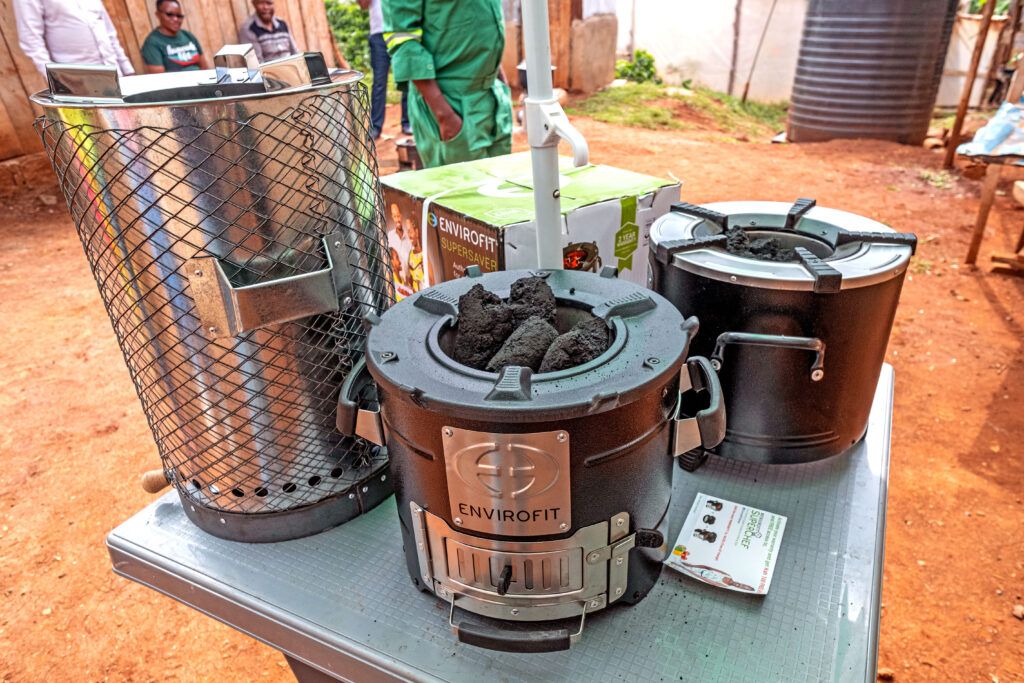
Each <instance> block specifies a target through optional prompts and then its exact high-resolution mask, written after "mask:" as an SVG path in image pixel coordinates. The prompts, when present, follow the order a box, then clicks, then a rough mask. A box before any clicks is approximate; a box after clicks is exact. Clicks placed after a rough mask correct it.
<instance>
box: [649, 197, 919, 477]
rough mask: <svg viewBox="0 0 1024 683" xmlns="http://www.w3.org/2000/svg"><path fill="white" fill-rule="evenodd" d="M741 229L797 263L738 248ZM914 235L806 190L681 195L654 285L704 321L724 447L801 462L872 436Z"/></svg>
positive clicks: (696, 345) (654, 256) (723, 451)
mask: <svg viewBox="0 0 1024 683" xmlns="http://www.w3.org/2000/svg"><path fill="white" fill-rule="evenodd" d="M739 233H742V234H739ZM737 237H739V238H741V240H742V242H741V244H750V243H756V242H757V241H758V240H771V243H770V244H771V245H774V246H773V247H772V248H771V249H765V250H762V251H758V252H755V253H757V254H758V255H764V254H772V253H773V252H774V256H775V257H776V258H784V259H788V260H781V261H779V260H763V258H759V257H756V256H755V255H753V254H751V253H750V252H749V251H748V250H745V249H744V250H742V251H740V253H734V252H735V251H736V249H735V244H736V243H735V242H733V245H734V248H733V251H730V249H729V240H730V239H733V240H735V239H736V238H737ZM761 244H762V246H764V245H765V243H764V242H762V243H761ZM916 244H917V238H916V237H915V236H914V235H912V234H905V233H897V232H895V231H893V230H892V229H891V228H889V227H887V226H885V225H882V224H881V223H878V222H877V221H873V220H870V219H868V218H865V217H863V216H858V215H855V214H852V213H848V212H846V211H838V210H836V209H828V208H824V207H818V206H816V203H815V202H814V200H810V199H801V200H798V201H797V202H796V203H795V204H792V205H790V204H786V203H783V202H722V203H717V204H709V205H706V206H695V205H692V204H677V205H675V206H673V207H672V211H671V212H670V213H668V214H666V215H665V216H663V217H661V218H659V219H658V220H657V221H656V222H655V223H654V225H653V226H652V227H651V253H650V264H651V282H650V284H651V287H652V288H653V289H654V290H655V291H657V292H658V293H660V294H661V295H662V296H664V297H665V298H667V299H668V300H670V301H672V302H673V303H674V304H675V305H676V306H677V307H678V308H679V309H680V310H681V311H685V312H686V313H687V314H688V315H690V314H692V315H696V316H697V317H698V318H699V319H700V321H701V326H700V331H699V333H698V334H697V335H696V337H695V338H694V340H693V350H694V353H697V354H704V355H707V356H709V357H710V358H711V361H712V363H713V364H714V365H715V368H716V370H717V372H718V374H719V376H720V378H721V382H722V389H723V393H724V395H725V399H726V408H727V409H728V412H729V424H728V430H727V432H726V437H725V440H724V441H723V442H722V443H721V445H720V446H718V447H717V448H716V449H715V451H714V452H716V453H718V454H720V455H723V456H727V457H732V458H737V459H741V460H751V461H756V462H768V463H798V462H807V461H810V460H817V459H820V458H826V457H830V456H834V455H837V454H839V453H842V452H844V451H846V450H847V449H848V448H849V447H850V446H852V445H853V444H854V443H856V442H857V441H858V440H859V439H860V438H861V437H862V436H863V434H864V431H865V429H866V428H867V420H868V413H869V411H870V408H871V401H872V397H873V396H874V391H875V385H876V384H877V382H878V376H879V372H880V371H881V368H882V362H883V359H884V356H885V348H886V344H887V343H888V340H889V333H890V331H891V329H892V323H893V319H894V317H895V315H896V306H897V304H898V302H899V295H900V290H901V288H902V286H903V279H904V276H905V274H906V270H907V265H908V264H909V262H910V257H911V255H912V254H913V252H914V249H915V247H916ZM781 252H785V253H784V254H783V253H781ZM826 351H827V357H826ZM705 457H706V454H705V453H703V452H695V453H691V454H687V456H685V457H683V458H681V459H680V463H681V464H683V465H684V466H686V467H688V468H691V469H692V468H694V467H697V466H699V465H700V463H701V462H703V459H704V458H705Z"/></svg>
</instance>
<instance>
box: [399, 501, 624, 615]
mask: <svg viewBox="0 0 1024 683" xmlns="http://www.w3.org/2000/svg"><path fill="white" fill-rule="evenodd" d="M410 509H411V510H412V519H413V522H412V526H413V535H414V538H415V539H416V544H417V547H416V552H417V559H418V560H419V565H420V576H421V578H423V579H424V581H427V584H428V585H430V586H432V588H433V590H434V592H435V593H436V594H437V595H438V596H439V597H441V598H444V599H446V600H450V599H451V596H452V595H457V596H458V599H459V602H460V606H464V609H466V610H468V611H470V612H474V613H476V614H481V615H484V616H488V617H493V618H495V619H506V620H512V621H547V620H551V619H564V618H566V617H571V616H574V615H576V614H578V613H579V611H578V610H579V605H580V603H586V604H587V610H588V611H590V612H593V611H596V610H599V609H603V608H604V607H605V606H607V604H608V603H609V602H611V601H613V600H614V599H617V598H619V597H621V596H622V594H623V592H624V591H625V587H626V583H627V580H628V570H629V558H628V556H629V552H630V550H632V549H633V547H634V546H635V543H636V535H635V534H632V533H629V515H628V513H619V514H618V515H615V516H614V517H612V518H611V520H609V521H603V522H598V523H597V524H592V525H590V526H588V527H584V528H582V529H579V530H578V531H577V532H576V533H575V534H573V535H572V536H570V537H568V538H563V539H556V540H552V541H498V540H493V539H487V538H481V537H479V536H472V535H469V534H465V533H462V532H461V531H457V530H455V529H453V528H452V527H450V526H449V525H448V524H447V523H446V522H445V521H444V520H443V519H441V518H440V517H438V516H437V515H434V514H432V513H431V512H429V511H428V510H425V509H423V508H422V507H421V506H420V505H418V504H417V503H415V502H413V503H410ZM620 521H621V524H620V523H619V522H620ZM421 539H425V543H423V547H420V543H421ZM457 551H462V553H463V554H462V556H461V557H452V553H453V552H457ZM593 557H596V558H599V559H596V560H592V559H591V558H593ZM555 558H564V559H566V560H568V561H569V566H568V567H567V570H568V574H569V575H568V578H567V580H566V584H565V585H561V586H557V587H556V586H549V587H548V588H547V589H543V588H541V589H538V588H537V587H536V584H534V587H532V588H527V587H526V586H524V585H520V584H522V583H524V581H523V580H524V566H525V562H527V561H530V562H537V561H542V560H544V559H555ZM619 559H621V560H622V562H618V560H619ZM492 560H494V561H495V562H496V563H497V564H502V563H505V562H507V563H511V564H512V566H513V576H512V583H511V584H510V585H509V589H508V591H507V592H506V593H505V595H500V594H499V593H498V591H497V586H496V585H495V584H494V581H493V580H492V577H491V575H492V571H491V561H492ZM460 561H461V563H462V567H463V568H464V569H465V570H463V568H460V566H459V565H460ZM468 563H475V565H470V564H468ZM484 563H486V564H484ZM453 568H454V570H455V571H453ZM470 569H472V572H473V573H472V575H471V576H470V575H469V574H470ZM428 577H429V578H428ZM467 579H468V580H467ZM609 579H611V581H609ZM609 587H611V589H612V592H613V595H612V596H609V591H608V589H609ZM559 589H560V590H559ZM618 589H621V590H618Z"/></svg>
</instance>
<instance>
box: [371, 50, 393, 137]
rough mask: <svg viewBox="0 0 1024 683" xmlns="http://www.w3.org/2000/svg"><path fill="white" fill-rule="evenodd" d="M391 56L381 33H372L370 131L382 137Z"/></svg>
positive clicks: (375, 135)
mask: <svg viewBox="0 0 1024 683" xmlns="http://www.w3.org/2000/svg"><path fill="white" fill-rule="evenodd" d="M390 66H391V58H390V57H389V56H388V48H387V46H386V45H385V44H384V36H383V35H382V34H380V33H374V34H371V35H370V68H371V69H372V70H373V90H372V91H371V92H370V133H371V135H372V137H373V138H374V139H376V138H378V137H380V132H381V130H382V129H383V128H384V113H385V110H386V108H387V105H388V101H387V98H388V70H389V68H390Z"/></svg>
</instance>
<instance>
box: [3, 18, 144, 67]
mask: <svg viewBox="0 0 1024 683" xmlns="http://www.w3.org/2000/svg"><path fill="white" fill-rule="evenodd" d="M14 16H15V19H16V21H17V26H18V44H19V45H20V46H21V49H22V50H24V52H25V54H26V55H28V58H29V59H31V60H32V62H33V63H34V64H35V65H36V68H37V69H39V73H41V74H42V75H43V77H44V78H45V77H46V65H47V64H48V63H51V62H57V63H61V64H108V65H110V66H116V67H117V70H118V71H119V72H120V74H121V75H122V76H131V75H132V74H134V73H135V69H134V68H132V63H131V62H130V61H129V60H128V57H127V56H126V55H125V53H124V49H123V48H122V47H121V43H120V41H118V39H117V31H116V30H115V29H114V24H113V23H112V22H111V21H110V15H109V14H107V10H106V9H105V8H104V7H103V2H102V0H14Z"/></svg>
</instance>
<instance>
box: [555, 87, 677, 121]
mask: <svg viewBox="0 0 1024 683" xmlns="http://www.w3.org/2000/svg"><path fill="white" fill-rule="evenodd" d="M670 99H672V96H670V95H667V94H666V93H665V89H664V88H663V87H661V86H659V85H655V84H654V83H627V84H626V85H623V86H621V87H617V88H605V89H604V90H601V91H599V92H596V93H594V94H593V95H591V96H590V97H588V98H587V99H585V100H581V101H580V102H577V103H575V104H573V105H571V106H570V107H569V113H570V114H575V115H578V116H587V117H589V118H592V119H597V120H598V121H603V122H604V123H613V124H615V125H618V126H633V127H634V128H651V129H655V130H657V129H679V128H683V127H684V126H683V122H682V121H680V120H679V117H678V115H677V114H676V112H675V110H674V108H673V107H672V106H671V103H665V101H666V100H670ZM658 101H660V102H662V103H661V104H656V102H658Z"/></svg>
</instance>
